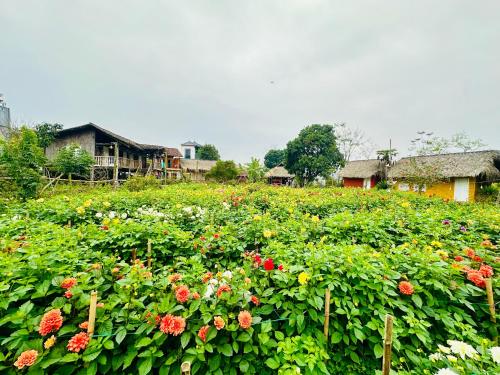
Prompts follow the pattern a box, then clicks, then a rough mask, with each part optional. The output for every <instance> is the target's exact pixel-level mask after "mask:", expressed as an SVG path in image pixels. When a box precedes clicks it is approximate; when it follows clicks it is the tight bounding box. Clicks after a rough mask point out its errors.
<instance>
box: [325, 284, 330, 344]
mask: <svg viewBox="0 0 500 375" xmlns="http://www.w3.org/2000/svg"><path fill="white" fill-rule="evenodd" d="M329 325H330V289H328V288H327V289H326V291H325V324H324V326H323V333H324V334H325V339H326V343H327V344H328V326H329Z"/></svg>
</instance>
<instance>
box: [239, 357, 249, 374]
mask: <svg viewBox="0 0 500 375" xmlns="http://www.w3.org/2000/svg"><path fill="white" fill-rule="evenodd" d="M248 367H250V363H248V361H246V360H243V361H241V362H240V371H241V372H242V373H243V374H246V372H247V371H248Z"/></svg>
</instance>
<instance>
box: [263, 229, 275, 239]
mask: <svg viewBox="0 0 500 375" xmlns="http://www.w3.org/2000/svg"><path fill="white" fill-rule="evenodd" d="M263 234H264V237H266V238H270V237H272V235H273V232H272V231H270V230H269V229H264V232H263Z"/></svg>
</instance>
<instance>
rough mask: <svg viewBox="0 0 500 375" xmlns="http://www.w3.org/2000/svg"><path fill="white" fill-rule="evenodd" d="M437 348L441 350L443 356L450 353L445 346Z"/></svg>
mask: <svg viewBox="0 0 500 375" xmlns="http://www.w3.org/2000/svg"><path fill="white" fill-rule="evenodd" d="M438 348H439V350H441V351H442V352H443V353H445V354H449V353H450V348H448V347H447V346H443V345H438Z"/></svg>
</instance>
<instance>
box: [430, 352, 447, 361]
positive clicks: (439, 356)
mask: <svg viewBox="0 0 500 375" xmlns="http://www.w3.org/2000/svg"><path fill="white" fill-rule="evenodd" d="M443 358H444V357H443V355H442V354H441V353H433V354H431V355H430V356H429V359H430V360H431V361H432V362H437V361H440V360H441V359H443Z"/></svg>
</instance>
